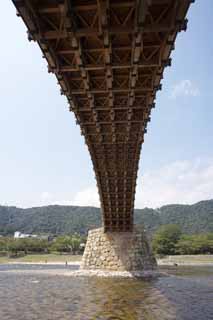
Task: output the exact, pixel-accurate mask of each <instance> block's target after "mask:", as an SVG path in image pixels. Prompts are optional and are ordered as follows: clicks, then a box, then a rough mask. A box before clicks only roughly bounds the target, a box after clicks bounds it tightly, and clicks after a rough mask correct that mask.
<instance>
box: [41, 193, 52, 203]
mask: <svg viewBox="0 0 213 320" xmlns="http://www.w3.org/2000/svg"><path fill="white" fill-rule="evenodd" d="M51 198H52V194H51V193H50V192H48V191H44V192H42V194H41V200H42V201H49V200H51Z"/></svg>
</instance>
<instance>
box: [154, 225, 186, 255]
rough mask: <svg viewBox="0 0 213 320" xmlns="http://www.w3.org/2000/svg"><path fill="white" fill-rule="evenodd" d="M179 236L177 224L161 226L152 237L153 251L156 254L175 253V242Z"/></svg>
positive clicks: (179, 231)
mask: <svg viewBox="0 0 213 320" xmlns="http://www.w3.org/2000/svg"><path fill="white" fill-rule="evenodd" d="M180 237H181V229H180V227H179V226H178V225H176V224H167V225H164V226H161V227H160V228H159V229H158V230H157V232H156V233H155V235H154V237H153V241H152V246H153V251H154V252H155V253H157V254H171V255H172V254H175V250H176V244H177V242H178V240H179V239H180Z"/></svg>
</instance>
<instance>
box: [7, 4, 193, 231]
mask: <svg viewBox="0 0 213 320" xmlns="http://www.w3.org/2000/svg"><path fill="white" fill-rule="evenodd" d="M13 2H14V4H15V6H16V8H17V12H18V15H20V16H21V17H22V18H23V20H24V22H25V24H26V26H27V28H28V38H29V40H35V41H37V42H38V44H39V46H40V48H41V50H42V52H43V55H44V57H45V58H46V60H47V62H48V70H49V72H53V73H54V74H55V75H56V77H57V79H58V83H59V84H60V87H61V93H62V94H64V95H66V97H67V99H68V102H69V105H70V110H71V111H73V112H74V113H75V117H76V122H77V124H79V125H80V128H81V133H82V134H83V135H84V137H85V141H86V144H87V146H88V149H89V152H90V155H91V159H92V162H93V167H94V171H95V175H96V179H97V185H98V190H99V196H100V201H101V208H102V214H103V224H104V228H105V231H131V230H132V227H133V210H134V199H135V188H136V178H137V171H138V163H139V157H140V151H141V146H142V143H143V141H144V134H145V133H146V127H147V123H148V122H149V121H150V114H151V110H152V108H153V107H154V106H155V104H154V100H155V97H156V92H157V90H160V89H161V84H160V82H161V79H162V78H163V71H164V68H165V67H167V66H170V64H171V59H170V53H171V51H172V50H173V49H174V42H175V39H176V35H177V33H178V32H179V31H181V30H186V26H187V20H186V19H185V16H186V13H187V11H188V8H189V5H190V3H191V2H193V1H192V0H132V1H131V0H130V1H122V0H13Z"/></svg>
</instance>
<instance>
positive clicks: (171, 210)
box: [0, 200, 213, 236]
mask: <svg viewBox="0 0 213 320" xmlns="http://www.w3.org/2000/svg"><path fill="white" fill-rule="evenodd" d="M134 219H135V223H136V224H143V225H144V226H145V229H146V230H147V231H148V233H150V234H151V235H152V234H153V233H154V232H155V231H156V230H157V229H158V228H159V227H160V226H162V225H165V224H177V225H179V226H181V229H182V232H183V233H184V234H196V233H208V232H213V200H208V201H201V202H199V203H196V204H194V205H167V206H163V207H161V208H159V209H156V210H154V209H149V208H145V209H141V210H139V209H136V210H135V214H134ZM100 226H101V214H100V209H98V208H94V207H76V206H75V207H74V206H58V205H54V206H44V207H38V208H29V209H20V208H16V207H7V206H0V234H1V235H5V236H7V235H12V234H13V233H14V232H15V231H17V230H18V231H21V232H24V233H35V234H41V233H45V234H56V235H63V234H67V235H69V234H74V233H78V234H81V235H86V234H87V232H88V230H89V229H93V228H97V227H100Z"/></svg>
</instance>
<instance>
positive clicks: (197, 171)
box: [135, 159, 213, 208]
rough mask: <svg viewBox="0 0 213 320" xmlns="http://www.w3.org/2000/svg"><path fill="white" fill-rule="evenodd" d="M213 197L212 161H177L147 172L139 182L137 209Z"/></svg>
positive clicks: (189, 202)
mask: <svg viewBox="0 0 213 320" xmlns="http://www.w3.org/2000/svg"><path fill="white" fill-rule="evenodd" d="M210 198H213V159H211V160H206V161H204V160H202V161H201V160H199V159H196V160H194V161H179V162H174V163H170V164H168V165H167V166H164V167H161V168H159V169H158V170H155V171H151V172H147V173H145V174H144V175H143V177H142V178H140V179H139V180H138V188H137V193H136V204H135V206H136V208H143V207H145V206H148V207H154V208H156V207H160V206H162V205H165V204H172V203H188V204H191V203H195V202H198V201H201V200H205V199H210Z"/></svg>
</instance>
